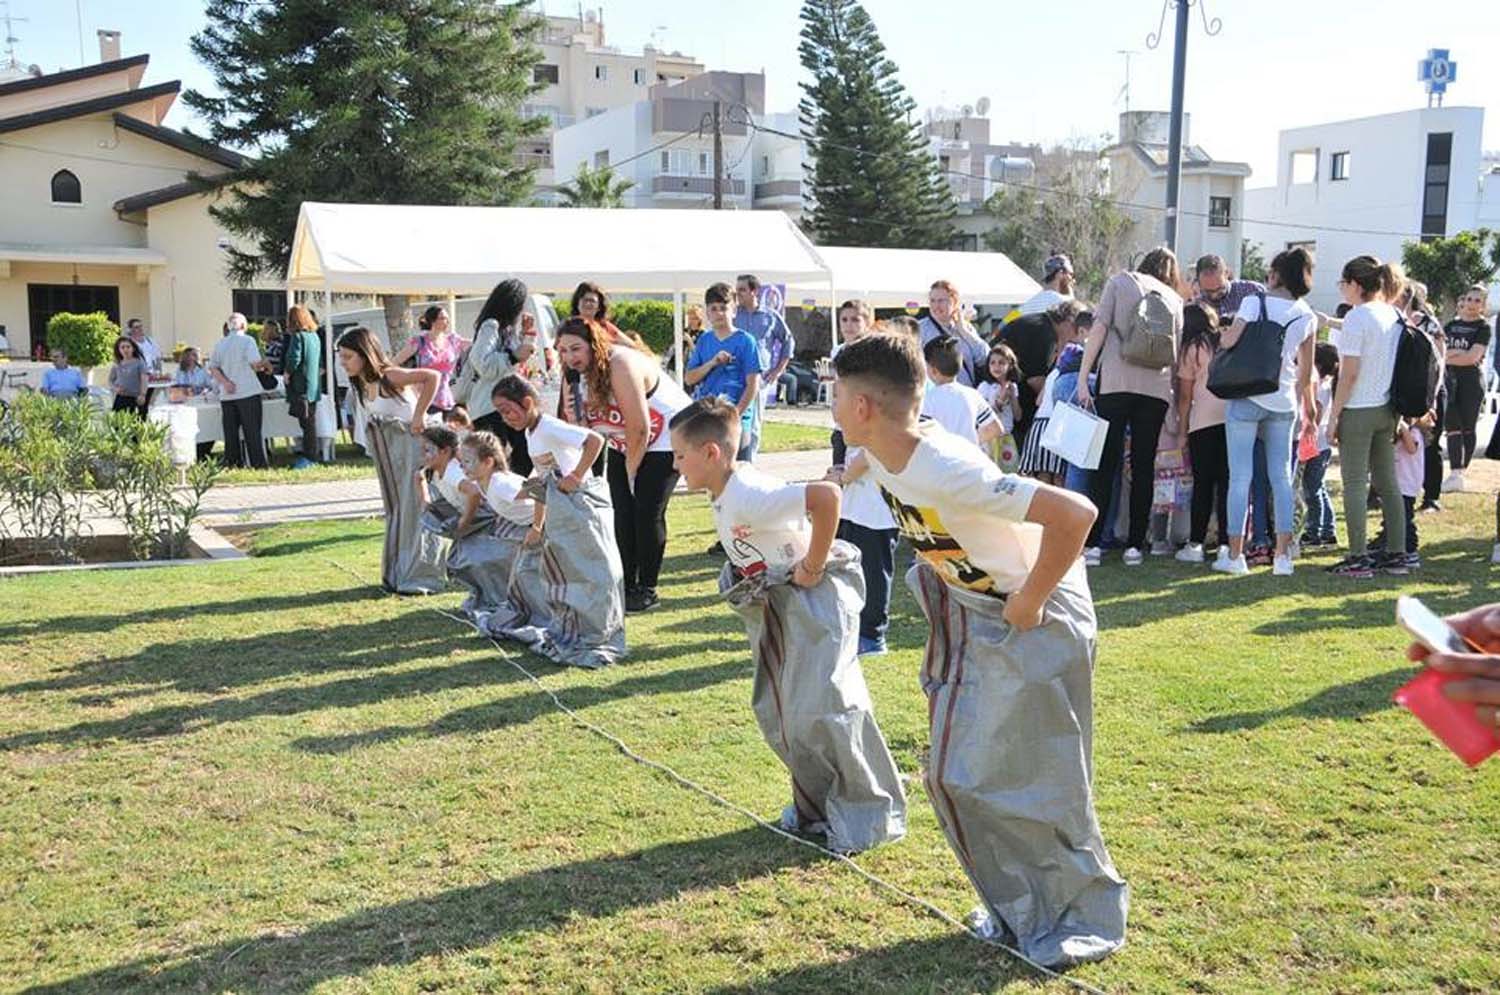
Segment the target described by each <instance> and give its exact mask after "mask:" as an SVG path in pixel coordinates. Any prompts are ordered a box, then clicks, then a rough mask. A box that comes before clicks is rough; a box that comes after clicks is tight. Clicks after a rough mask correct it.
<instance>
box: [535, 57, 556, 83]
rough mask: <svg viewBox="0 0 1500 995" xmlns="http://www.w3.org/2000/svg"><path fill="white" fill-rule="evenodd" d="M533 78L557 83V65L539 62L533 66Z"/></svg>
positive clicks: (536, 80)
mask: <svg viewBox="0 0 1500 995" xmlns="http://www.w3.org/2000/svg"><path fill="white" fill-rule="evenodd" d="M531 78H532V79H533V80H534V81H535V82H538V83H556V82H557V80H558V75H557V67H556V66H554V65H550V64H548V63H546V62H539V63H537V64H536V65H534V66H532V67H531Z"/></svg>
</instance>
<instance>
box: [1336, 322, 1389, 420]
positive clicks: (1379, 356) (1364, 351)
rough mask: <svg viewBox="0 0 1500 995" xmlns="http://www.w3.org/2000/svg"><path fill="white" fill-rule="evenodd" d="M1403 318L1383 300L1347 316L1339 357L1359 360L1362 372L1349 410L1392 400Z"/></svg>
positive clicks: (1348, 405) (1355, 384) (1369, 406)
mask: <svg viewBox="0 0 1500 995" xmlns="http://www.w3.org/2000/svg"><path fill="white" fill-rule="evenodd" d="M1400 317H1401V316H1400V315H1398V314H1397V313H1396V309H1395V308H1393V307H1391V306H1390V305H1389V304H1387V303H1385V302H1384V301H1370V302H1368V303H1365V304H1361V305H1360V306H1359V307H1357V308H1355V309H1354V310H1352V311H1350V312H1349V313H1348V314H1346V315H1344V330H1343V332H1342V334H1340V335H1339V355H1340V356H1341V357H1342V356H1358V357H1359V373H1358V375H1357V376H1356V377H1355V378H1354V386H1353V388H1352V389H1351V390H1350V391H1349V400H1348V401H1347V402H1346V403H1345V405H1344V406H1345V407H1346V408H1378V407H1382V406H1383V405H1384V404H1385V403H1386V402H1387V401H1389V400H1390V397H1391V374H1392V373H1393V372H1394V371H1395V368H1396V344H1397V342H1398V340H1399V338H1400V336H1399V335H1398V334H1397V330H1398V328H1399V325H1398V322H1399V321H1400ZM1340 379H1342V377H1340Z"/></svg>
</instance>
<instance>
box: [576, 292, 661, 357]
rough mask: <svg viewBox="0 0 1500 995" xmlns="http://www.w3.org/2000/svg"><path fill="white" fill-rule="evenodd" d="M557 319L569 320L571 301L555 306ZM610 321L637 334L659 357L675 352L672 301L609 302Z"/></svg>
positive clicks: (622, 329) (621, 328)
mask: <svg viewBox="0 0 1500 995" xmlns="http://www.w3.org/2000/svg"><path fill="white" fill-rule="evenodd" d="M554 303H555V305H556V307H557V316H558V317H559V318H561V319H562V320H563V321H566V320H567V319H568V301H566V300H563V299H558V300H557V301H555V302H554ZM609 316H610V320H611V321H613V322H614V323H615V325H617V326H618V327H619V328H620V330H621V331H626V332H635V333H636V334H638V335H639V336H640V337H641V338H642V339H644V340H645V342H646V344H647V345H648V346H650V347H651V351H652V352H654V353H656V354H657V355H658V356H660V355H662V354H663V353H665V352H666V351H667V350H668V349H670V348H672V302H671V301H610V302H609Z"/></svg>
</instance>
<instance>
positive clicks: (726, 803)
mask: <svg viewBox="0 0 1500 995" xmlns="http://www.w3.org/2000/svg"><path fill="white" fill-rule="evenodd" d="M328 562H329V563H331V564H333V566H335V567H337V568H338V569H339V570H342V571H343V572H344V573H346V574H348V575H349V576H350V577H353V578H354V579H355V580H357V581H359V582H360V583H362V584H368V583H369V581H368V580H366V579H365V578H363V577H361V576H360V575H359V574H357V573H356V572H355V571H353V570H351V569H350V568H348V567H346V566H344V565H343V564H342V563H339V562H338V561H336V560H329V561H328ZM398 596H399V595H395V594H392V595H391V597H398ZM427 607H428V608H430V609H431V610H432V611H434V612H436V613H437V614H439V615H441V616H443V617H444V618H447V619H450V620H452V621H454V622H457V623H458V624H459V625H462V626H463V627H464V628H466V629H470V630H472V631H475V632H478V631H479V629H478V627H477V626H475V625H474V623H473V622H471V621H469V620H468V619H467V618H464V617H463V616H462V615H455V614H454V613H452V612H450V611H446V610H444V609H442V608H438V607H437V606H435V605H428V606H427ZM484 638H486V639H488V640H489V642H490V645H492V646H493V647H495V650H496V651H497V652H498V653H499V654H500V659H502V660H504V661H505V662H506V663H508V664H510V665H511V666H512V667H514V668H515V669H516V671H517V672H519V673H520V674H521V676H523V677H524V678H526V680H528V681H530V682H531V683H532V684H533V685H534V686H535V687H536V688H537V690H539V691H541V692H542V693H543V694H545V695H546V696H547V697H548V698H549V699H551V701H552V704H553V705H554V706H556V708H557V710H558V711H560V712H562V713H563V714H564V715H566V716H567V717H568V718H570V719H572V720H573V722H574V723H575V724H577V725H579V726H581V727H582V728H584V729H586V730H588V731H589V732H591V733H593V734H594V735H596V736H598V737H600V738H601V739H603V740H605V741H607V742H608V743H610V745H612V746H614V748H615V749H616V750H618V751H619V752H620V753H622V754H624V755H625V757H627V758H628V759H630V760H633V761H634V762H636V763H638V764H640V765H641V766H643V767H648V768H650V769H651V770H654V771H656V772H657V773H659V774H662V775H664V776H665V777H667V778H668V779H669V780H671V781H673V782H674V783H676V784H677V785H678V786H679V787H682V788H686V789H687V790H689V791H691V792H694V793H695V794H698V795H702V796H703V797H704V798H707V799H708V800H709V801H711V802H713V803H714V804H715V805H718V806H719V807H720V808H724V809H727V810H729V811H731V812H733V813H735V814H736V815H740V816H743V817H744V818H746V819H749V820H750V821H751V822H753V823H755V824H756V825H757V826H759V827H760V828H762V829H764V830H767V831H768V832H771V833H775V834H776V835H777V836H780V837H781V838H782V839H785V840H790V841H791V842H793V843H796V844H797V845H798V846H804V847H807V848H808V849H810V850H815V851H817V852H818V853H819V854H821V855H822V856H824V857H830V858H832V859H833V860H836V861H838V862H839V863H841V864H843V865H844V866H845V867H848V868H849V869H850V870H852V871H854V873H855V874H858V875H859V876H860V877H861V878H863V879H864V880H865V881H866V882H868V883H869V884H872V885H874V886H875V887H876V888H878V889H881V890H884V891H887V892H890V893H891V894H893V895H895V896H896V897H898V898H900V899H901V900H902V901H903V902H906V903H907V904H908V905H912V906H915V907H916V908H919V909H921V910H922V911H924V912H927V913H928V914H930V915H932V916H934V917H936V918H938V919H941V920H942V921H943V922H945V923H947V924H948V925H950V926H953V927H955V928H957V929H959V930H961V931H962V932H963V933H964V935H966V936H968V937H969V938H970V939H972V940H976V941H978V942H979V943H982V944H984V945H985V946H987V947H993V948H995V949H997V950H1003V951H1004V952H1005V953H1007V954H1009V955H1010V956H1012V957H1014V958H1015V959H1016V960H1018V961H1020V962H1021V963H1023V964H1025V965H1026V966H1027V967H1029V968H1031V969H1032V970H1033V971H1036V972H1037V973H1038V974H1041V975H1043V976H1044V977H1047V978H1053V979H1056V980H1058V981H1061V982H1063V983H1064V984H1068V985H1071V986H1072V987H1073V988H1075V989H1077V990H1078V991H1081V992H1087V993H1088V995H1108V993H1107V992H1105V991H1103V990H1102V989H1099V988H1095V987H1094V986H1093V985H1090V984H1089V983H1087V982H1085V981H1079V980H1078V979H1077V978H1070V977H1068V976H1067V975H1066V974H1062V973H1060V972H1058V971H1054V970H1052V968H1050V967H1047V966H1046V965H1043V964H1039V963H1037V962H1036V961H1034V960H1032V959H1031V958H1030V957H1027V956H1026V955H1025V954H1023V953H1022V952H1021V951H1019V950H1017V949H1016V948H1015V947H1012V946H1009V945H1008V944H1005V943H1001V942H1000V941H999V940H996V939H992V938H990V937H986V936H983V935H981V934H979V933H978V932H976V931H975V930H974V929H973V928H971V927H970V926H969V925H968V924H967V923H965V922H963V921H962V920H960V919H958V918H957V917H955V916H953V915H951V914H950V913H948V912H945V911H944V910H943V909H940V908H938V907H937V906H936V905H934V904H933V903H932V902H929V901H928V900H927V899H925V898H922V897H921V896H919V895H914V894H912V893H911V892H909V891H907V890H906V889H904V888H902V887H901V886H900V885H896V884H892V883H891V882H889V881H887V880H885V879H884V878H881V877H878V876H876V875H874V874H872V873H870V872H869V871H867V870H865V869H864V868H863V867H861V866H859V864H857V863H855V862H854V861H853V860H852V859H851V858H850V857H849V856H848V855H847V854H843V853H839V852H838V851H836V850H830V849H828V848H827V847H826V846H823V845H822V844H820V843H816V842H814V841H812V840H810V839H807V838H805V837H802V836H798V835H796V834H795V833H789V832H787V831H786V830H785V829H782V828H781V827H780V826H779V825H776V824H775V823H772V822H767V821H766V820H765V819H762V818H761V817H760V816H758V815H756V814H755V813H754V812H752V811H750V810H749V809H748V808H745V807H744V806H743V805H740V804H738V803H737V802H733V801H730V800H729V799H728V798H725V797H723V796H722V795H720V794H718V793H717V792H715V791H714V790H713V789H711V788H708V787H706V786H704V785H702V784H699V783H698V782H697V781H694V780H692V779H690V778H688V777H684V776H683V775H682V774H679V773H678V772H677V771H675V770H673V769H672V768H671V767H668V766H667V765H666V764H664V763H661V762H660V761H658V760H652V759H651V758H650V757H646V756H642V755H641V754H639V753H637V752H636V751H635V750H633V749H632V748H631V747H630V744H628V743H626V742H625V741H624V740H623V739H621V738H620V737H619V736H616V735H615V734H614V733H612V732H610V731H609V730H608V729H605V728H604V727H602V726H600V725H597V724H596V723H593V722H590V721H589V720H588V719H586V718H584V717H583V716H582V715H579V714H578V713H577V712H575V711H573V709H571V708H569V707H568V706H567V705H566V704H565V703H564V702H563V700H562V699H561V698H559V697H558V696H557V694H556V692H554V691H553V690H552V689H551V688H549V687H548V686H547V685H545V684H543V683H542V681H541V679H540V678H539V677H537V676H536V674H534V673H532V672H531V671H530V670H528V669H526V667H525V666H523V665H522V664H521V663H520V661H518V660H517V659H516V658H515V657H514V656H513V655H512V654H511V653H510V652H508V651H507V650H506V648H505V646H504V645H503V644H502V643H501V642H500V641H499V640H497V639H495V637H493V636H489V635H485V636H484Z"/></svg>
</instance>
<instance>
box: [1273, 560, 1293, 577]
mask: <svg viewBox="0 0 1500 995" xmlns="http://www.w3.org/2000/svg"><path fill="white" fill-rule="evenodd" d="M1271 573H1273V574H1275V575H1276V576H1277V577H1290V576H1291V575H1292V558H1291V557H1290V556H1278V557H1276V559H1275V561H1274V562H1273V563H1272V564H1271Z"/></svg>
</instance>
